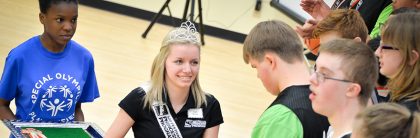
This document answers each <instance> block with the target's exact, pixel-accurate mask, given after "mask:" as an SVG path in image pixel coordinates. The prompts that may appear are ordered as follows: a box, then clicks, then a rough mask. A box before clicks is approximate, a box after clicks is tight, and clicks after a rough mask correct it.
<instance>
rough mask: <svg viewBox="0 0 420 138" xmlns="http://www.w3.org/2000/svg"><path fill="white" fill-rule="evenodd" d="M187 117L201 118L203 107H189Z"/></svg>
mask: <svg viewBox="0 0 420 138" xmlns="http://www.w3.org/2000/svg"><path fill="white" fill-rule="evenodd" d="M188 118H203V109H202V108H194V109H189V110H188Z"/></svg>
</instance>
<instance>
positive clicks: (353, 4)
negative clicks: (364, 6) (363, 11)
mask: <svg viewBox="0 0 420 138" xmlns="http://www.w3.org/2000/svg"><path fill="white" fill-rule="evenodd" d="M359 1H360V0H355V1H354V2H353V3H352V4H351V5H350V7H349V9H351V8H353V7H354V6H356V5H357V3H359Z"/></svg>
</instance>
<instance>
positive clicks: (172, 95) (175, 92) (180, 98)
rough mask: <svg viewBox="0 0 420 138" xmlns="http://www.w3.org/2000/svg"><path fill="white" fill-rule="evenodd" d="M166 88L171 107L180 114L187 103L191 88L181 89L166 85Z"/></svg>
mask: <svg viewBox="0 0 420 138" xmlns="http://www.w3.org/2000/svg"><path fill="white" fill-rule="evenodd" d="M166 88H167V92H168V96H169V99H170V101H171V105H172V107H173V109H174V111H175V113H178V112H179V111H180V110H181V108H182V107H183V106H184V105H185V103H186V102H187V99H188V94H189V91H190V88H189V87H188V88H179V87H175V86H171V85H166Z"/></svg>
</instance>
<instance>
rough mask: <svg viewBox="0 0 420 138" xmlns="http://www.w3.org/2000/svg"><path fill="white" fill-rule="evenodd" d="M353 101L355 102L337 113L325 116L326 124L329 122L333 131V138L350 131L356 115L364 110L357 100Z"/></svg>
mask: <svg viewBox="0 0 420 138" xmlns="http://www.w3.org/2000/svg"><path fill="white" fill-rule="evenodd" d="M355 100H356V101H352V103H350V104H347V105H348V106H346V107H342V108H340V109H339V110H338V111H335V113H334V114H332V115H330V116H327V117H328V122H330V124H331V127H332V128H333V130H334V133H333V138H338V137H339V136H342V135H344V134H346V133H348V132H351V131H352V129H353V123H354V120H355V118H356V115H357V113H358V112H359V111H361V110H363V109H364V107H363V106H361V105H360V104H359V102H358V101H357V99H355Z"/></svg>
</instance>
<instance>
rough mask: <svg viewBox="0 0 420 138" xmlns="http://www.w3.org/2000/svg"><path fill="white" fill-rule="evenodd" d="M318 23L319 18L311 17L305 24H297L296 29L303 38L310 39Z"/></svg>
mask: <svg viewBox="0 0 420 138" xmlns="http://www.w3.org/2000/svg"><path fill="white" fill-rule="evenodd" d="M317 24H318V21H317V20H314V19H309V20H306V22H305V24H304V25H303V26H296V29H295V31H296V32H297V33H298V34H299V35H300V37H302V38H303V39H309V38H312V32H313V31H314V29H315V27H316V25H317Z"/></svg>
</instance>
